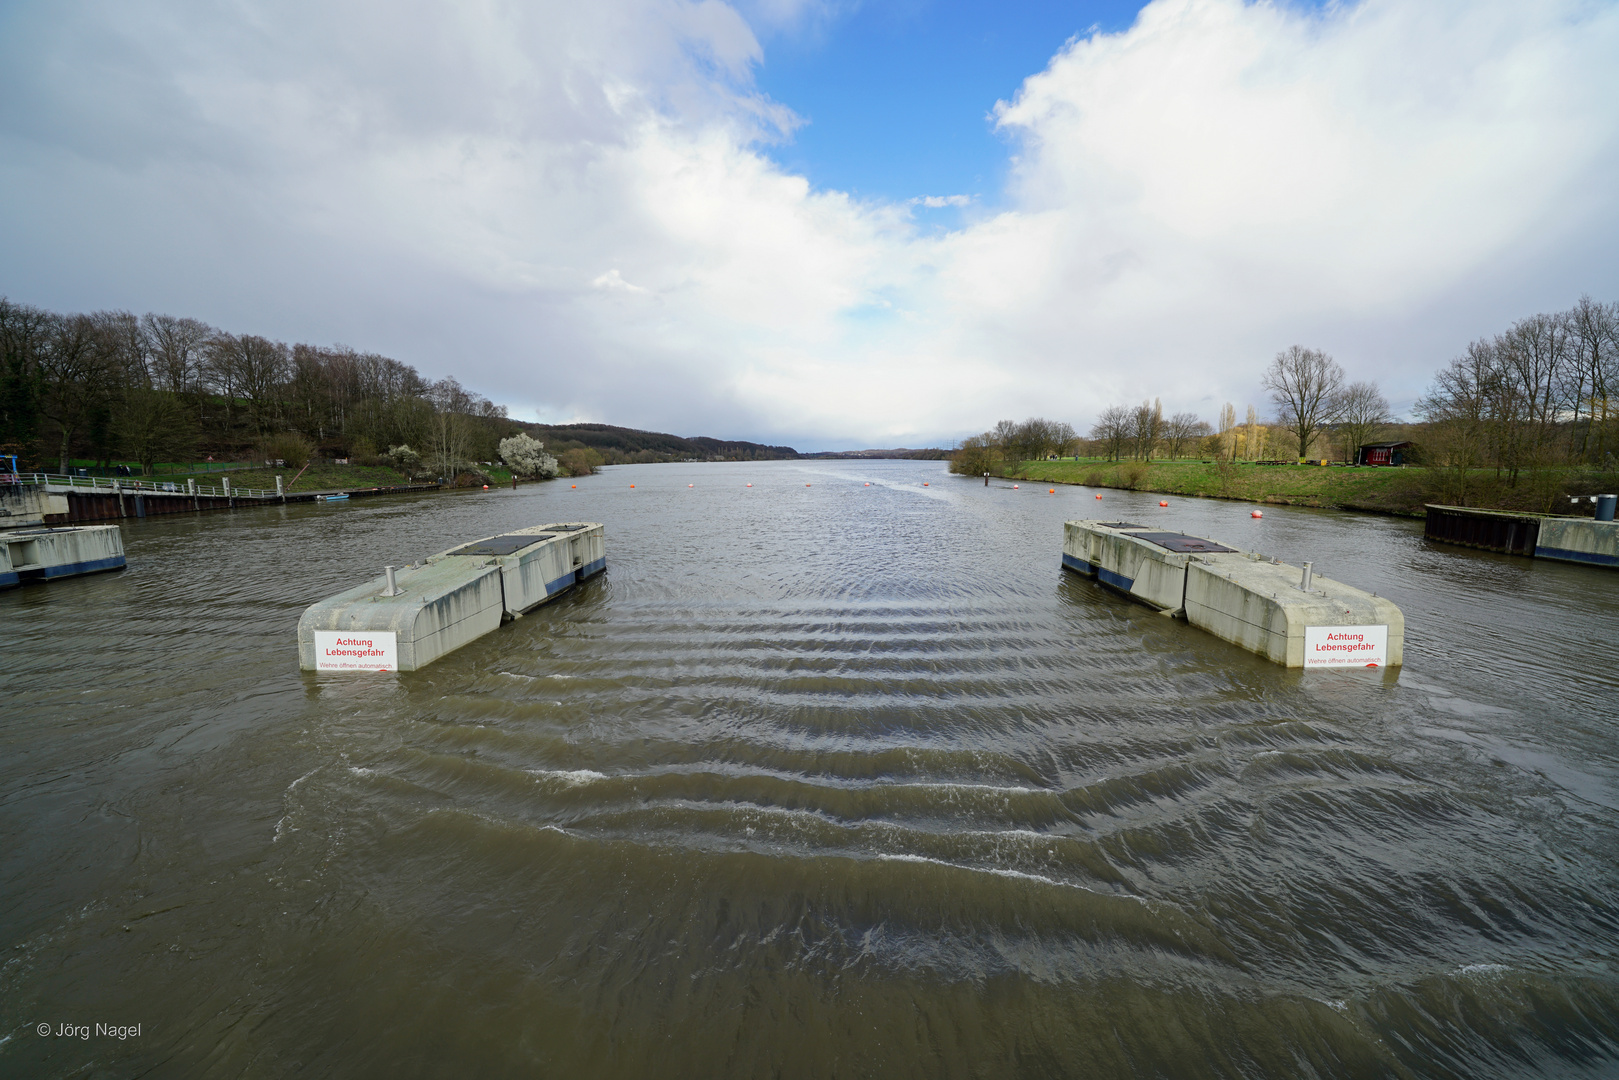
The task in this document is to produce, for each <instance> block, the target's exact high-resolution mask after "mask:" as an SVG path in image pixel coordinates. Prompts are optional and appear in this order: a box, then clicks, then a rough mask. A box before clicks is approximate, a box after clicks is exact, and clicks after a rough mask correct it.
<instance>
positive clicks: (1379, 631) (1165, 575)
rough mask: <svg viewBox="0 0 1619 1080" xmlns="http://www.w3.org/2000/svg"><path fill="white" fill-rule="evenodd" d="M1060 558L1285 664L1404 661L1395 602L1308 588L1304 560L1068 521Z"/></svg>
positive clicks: (1325, 585) (1118, 525)
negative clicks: (1304, 581)
mask: <svg viewBox="0 0 1619 1080" xmlns="http://www.w3.org/2000/svg"><path fill="white" fill-rule="evenodd" d="M1176 548H1180V549H1183V550H1175V549H1176ZM1063 565H1064V566H1066V567H1067V568H1069V569H1071V570H1074V571H1077V572H1079V573H1083V574H1088V575H1091V576H1094V577H1095V578H1096V579H1097V580H1098V581H1099V582H1101V583H1102V584H1104V585H1107V586H1108V587H1110V588H1113V589H1115V590H1117V591H1119V592H1122V593H1124V594H1126V595H1128V596H1130V597H1131V598H1132V599H1135V600H1138V601H1140V602H1141V603H1144V604H1147V605H1149V606H1151V607H1153V608H1156V609H1157V610H1159V611H1161V612H1163V613H1164V614H1166V615H1174V616H1180V617H1183V618H1185V619H1186V621H1187V622H1189V623H1191V624H1192V625H1193V626H1196V627H1198V628H1199V629H1201V630H1205V631H1207V632H1208V633H1210V634H1213V635H1214V636H1216V637H1219V638H1222V639H1223V640H1225V641H1229V642H1231V643H1232V644H1234V645H1240V646H1241V647H1242V648H1244V649H1247V650H1249V651H1250V652H1255V653H1258V654H1259V655H1261V656H1264V657H1266V658H1267V659H1269V660H1272V661H1274V662H1275V663H1278V664H1282V665H1284V666H1286V667H1315V666H1333V667H1341V666H1350V664H1351V662H1352V661H1354V660H1356V659H1357V658H1358V657H1359V656H1360V654H1361V653H1362V652H1364V654H1365V656H1366V657H1367V658H1371V657H1373V656H1377V657H1378V659H1379V663H1381V664H1383V665H1386V666H1389V667H1397V666H1399V665H1400V664H1401V663H1402V662H1403V660H1404V653H1405V617H1404V615H1403V614H1402V613H1401V611H1400V609H1399V608H1398V607H1397V606H1396V605H1395V604H1393V603H1392V602H1391V601H1389V600H1387V599H1384V598H1382V597H1379V596H1375V595H1373V594H1371V593H1368V592H1366V591H1364V590H1361V589H1357V588H1355V587H1354V586H1352V585H1347V584H1345V583H1343V582H1340V581H1334V580H1332V579H1331V578H1326V577H1320V576H1313V577H1312V580H1311V582H1310V588H1309V589H1308V591H1306V590H1305V589H1303V588H1301V587H1300V583H1301V579H1302V577H1303V570H1302V568H1300V567H1296V566H1289V565H1288V564H1286V563H1281V562H1275V561H1273V560H1269V559H1266V558H1265V557H1264V556H1262V555H1259V554H1258V553H1256V552H1249V551H1241V550H1238V549H1236V548H1229V547H1226V546H1225V545H1223V544H1219V543H1218V542H1216V541H1212V540H1208V539H1207V538H1205V537H1189V536H1184V535H1181V534H1170V533H1163V532H1157V531H1154V530H1151V529H1147V528H1145V527H1143V526H1140V525H1135V524H1132V523H1130V522H1121V521H1112V522H1099V521H1070V522H1068V523H1067V524H1066V526H1065V527H1064V533H1063ZM1378 642H1380V643H1381V648H1377V647H1376V643H1378Z"/></svg>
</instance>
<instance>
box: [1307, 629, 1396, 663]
mask: <svg viewBox="0 0 1619 1080" xmlns="http://www.w3.org/2000/svg"><path fill="white" fill-rule="evenodd" d="M1388 652H1389V628H1388V627H1387V626H1386V625H1385V626H1306V627H1305V628H1304V666H1305V667H1307V668H1316V667H1382V666H1383V665H1384V664H1386V663H1388Z"/></svg>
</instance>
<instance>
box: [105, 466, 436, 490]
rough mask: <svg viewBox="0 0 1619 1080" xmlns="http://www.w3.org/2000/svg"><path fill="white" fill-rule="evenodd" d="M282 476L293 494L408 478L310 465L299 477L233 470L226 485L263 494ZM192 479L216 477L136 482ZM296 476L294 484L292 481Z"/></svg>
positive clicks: (289, 472) (383, 469) (291, 472)
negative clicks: (250, 489)
mask: <svg viewBox="0 0 1619 1080" xmlns="http://www.w3.org/2000/svg"><path fill="white" fill-rule="evenodd" d="M278 473H279V474H280V475H281V476H282V477H283V481H282V483H283V489H284V490H285V491H287V492H289V493H290V492H294V491H345V490H348V489H349V488H362V487H397V486H399V485H402V484H408V483H410V477H408V476H406V475H405V474H404V473H402V472H400V471H399V470H398V469H391V468H389V467H388V466H386V465H311V466H309V468H307V469H305V470H304V472H303V475H302V476H299V475H298V470H297V469H285V468H283V469H275V468H269V469H267V468H263V467H260V468H257V469H236V470H233V471H232V472H230V473H229V474H228V475H229V476H230V484H231V487H233V488H262V489H263V490H265V491H274V490H275V478H276V474H278ZM188 476H189V477H195V478H196V480H197V482H198V483H206V484H218V483H219V479H218V476H217V474H215V475H213V476H210V475H209V474H206V473H184V472H178V473H173V474H170V475H163V476H150V477H146V476H141V477H136V478H135V479H138V480H152V481H155V482H157V483H163V482H164V481H171V480H172V481H178V482H181V483H184V482H185V480H186V478H187V477H188ZM294 477H297V481H298V482H297V483H296V484H294V483H293V478H294Z"/></svg>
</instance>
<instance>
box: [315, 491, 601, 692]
mask: <svg viewBox="0 0 1619 1080" xmlns="http://www.w3.org/2000/svg"><path fill="white" fill-rule="evenodd" d="M605 532H606V530H605V529H604V528H603V526H602V525H601V524H600V523H599V522H593V521H570V522H561V523H557V524H551V525H534V526H531V527H529V528H526V529H518V530H516V531H514V532H509V533H502V534H500V535H498V536H486V537H484V538H483V539H482V540H477V541H474V542H473V543H470V544H463V545H461V546H460V547H456V548H451V549H450V550H449V551H444V552H440V553H439V554H437V555H432V556H429V557H428V558H427V559H426V560H425V561H423V562H421V563H417V564H414V565H411V566H407V567H404V568H402V569H398V570H396V569H395V568H394V567H391V566H389V567H386V568H384V571H383V574H382V576H381V577H378V578H374V579H372V580H371V581H368V582H366V583H365V584H364V585H359V586H356V587H355V588H353V589H350V590H348V591H347V592H342V593H338V594H337V595H336V596H330V597H327V598H326V599H325V600H322V601H320V602H319V603H315V604H311V605H310V606H309V607H308V608H307V609H305V611H304V614H303V617H302V618H301V619H299V620H298V666H299V667H301V668H302V669H303V670H305V671H415V670H416V669H418V668H422V667H426V666H427V665H428V664H430V663H432V662H433V661H434V660H437V659H438V658H439V657H441V656H444V655H445V654H447V653H450V652H453V651H454V650H456V649H459V648H460V647H461V646H463V645H465V644H467V643H468V642H470V641H475V640H476V639H478V638H480V637H482V636H483V635H485V634H487V633H489V632H490V631H492V630H494V629H495V628H497V627H498V626H500V624H501V623H503V622H510V621H511V620H513V619H520V618H522V617H523V615H524V614H525V613H526V612H529V611H531V610H533V609H534V608H536V607H538V606H539V605H541V604H543V603H545V602H546V601H548V600H552V599H555V598H556V597H557V596H559V595H561V594H562V593H563V592H566V591H567V590H568V589H569V588H571V587H572V586H573V585H575V584H576V583H578V582H580V581H583V580H585V579H586V578H589V577H592V576H594V575H596V574H599V573H601V572H602V571H603V570H605V569H606V568H607V547H606V536H605Z"/></svg>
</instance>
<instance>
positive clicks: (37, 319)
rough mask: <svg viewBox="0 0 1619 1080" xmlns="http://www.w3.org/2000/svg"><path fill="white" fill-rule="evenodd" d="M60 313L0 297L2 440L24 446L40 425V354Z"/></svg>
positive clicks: (0, 426)
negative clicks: (57, 314)
mask: <svg viewBox="0 0 1619 1080" xmlns="http://www.w3.org/2000/svg"><path fill="white" fill-rule="evenodd" d="M56 322H57V317H56V316H55V315H52V314H51V313H50V312H48V311H44V310H42V309H40V308H36V307H30V306H28V305H27V304H13V303H11V302H10V301H9V300H7V299H5V298H4V297H0V443H7V444H11V445H12V446H22V445H23V444H25V443H27V442H29V441H30V440H31V439H33V437H34V435H35V433H36V431H37V430H38V427H39V399H40V395H41V393H42V386H41V382H42V375H41V371H40V356H41V354H42V353H43V352H44V350H45V348H46V346H47V343H48V342H49V340H50V337H51V333H52V330H53V328H54V327H55V325H56Z"/></svg>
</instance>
